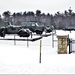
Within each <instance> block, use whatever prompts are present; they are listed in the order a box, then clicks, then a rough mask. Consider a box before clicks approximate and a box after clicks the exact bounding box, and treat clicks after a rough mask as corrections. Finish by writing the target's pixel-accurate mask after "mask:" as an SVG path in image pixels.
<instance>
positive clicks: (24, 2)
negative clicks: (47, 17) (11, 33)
mask: <svg viewBox="0 0 75 75" xmlns="http://www.w3.org/2000/svg"><path fill="white" fill-rule="evenodd" d="M69 7H71V8H72V10H73V11H74V12H75V0H0V14H2V13H3V12H4V11H7V10H9V11H10V12H12V13H13V12H24V11H34V12H35V11H36V10H37V9H39V10H41V12H42V13H43V12H44V13H48V12H49V13H51V14H54V13H56V12H57V11H60V12H64V10H68V9H69Z"/></svg>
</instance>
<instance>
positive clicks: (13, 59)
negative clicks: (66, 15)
mask: <svg viewBox="0 0 75 75" xmlns="http://www.w3.org/2000/svg"><path fill="white" fill-rule="evenodd" d="M61 33H62V35H68V34H69V36H70V37H71V38H72V36H73V34H75V32H74V31H72V32H71V33H70V32H68V31H62V30H57V31H56V35H55V36H54V39H55V40H57V35H61ZM64 33H65V34H64ZM9 37H10V38H13V37H14V36H13V35H12V36H10V35H8V36H6V37H5V38H9ZM16 38H18V37H17V36H16ZM73 39H74V37H73ZM41 40H42V51H41V56H42V57H41V63H39V59H40V40H37V41H35V42H30V41H29V47H27V42H26V41H16V45H14V41H7V40H0V74H75V54H74V53H72V54H58V53H57V48H58V45H57V44H58V43H57V41H55V43H54V48H53V47H52V36H48V37H43V38H42V39H41Z"/></svg>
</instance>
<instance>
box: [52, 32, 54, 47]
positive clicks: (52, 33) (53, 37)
mask: <svg viewBox="0 0 75 75" xmlns="http://www.w3.org/2000/svg"><path fill="white" fill-rule="evenodd" d="M52 48H54V34H53V31H52Z"/></svg>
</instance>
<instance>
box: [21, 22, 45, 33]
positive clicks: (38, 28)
mask: <svg viewBox="0 0 75 75" xmlns="http://www.w3.org/2000/svg"><path fill="white" fill-rule="evenodd" d="M21 26H22V27H23V28H28V29H29V30H31V31H32V32H35V33H36V34H42V33H43V31H44V25H43V24H42V25H41V24H39V23H37V22H22V23H21Z"/></svg>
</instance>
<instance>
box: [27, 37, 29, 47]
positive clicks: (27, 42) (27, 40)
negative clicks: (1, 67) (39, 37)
mask: <svg viewBox="0 0 75 75" xmlns="http://www.w3.org/2000/svg"><path fill="white" fill-rule="evenodd" d="M27 47H29V41H28V37H27Z"/></svg>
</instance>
